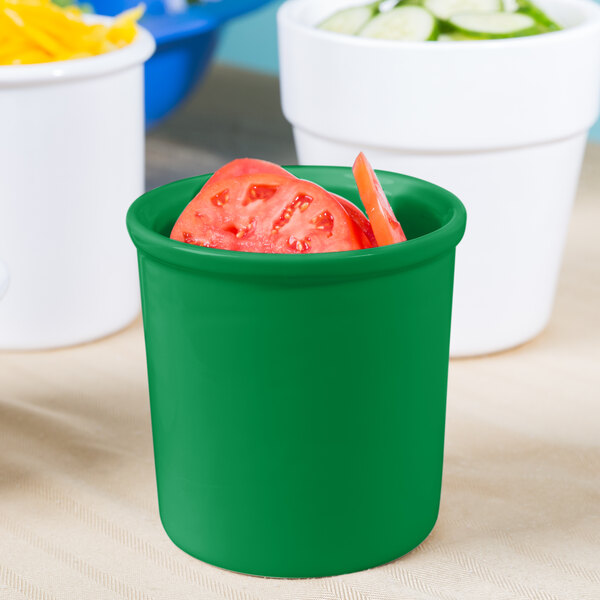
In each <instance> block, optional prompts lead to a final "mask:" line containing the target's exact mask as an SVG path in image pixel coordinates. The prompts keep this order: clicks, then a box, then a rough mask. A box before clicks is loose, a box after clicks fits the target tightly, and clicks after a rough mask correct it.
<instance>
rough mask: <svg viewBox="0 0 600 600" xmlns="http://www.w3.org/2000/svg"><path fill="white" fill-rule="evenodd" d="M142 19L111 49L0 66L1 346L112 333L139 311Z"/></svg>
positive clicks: (145, 39)
mask: <svg viewBox="0 0 600 600" xmlns="http://www.w3.org/2000/svg"><path fill="white" fill-rule="evenodd" d="M153 51H154V39H153V38H152V36H151V35H150V34H149V33H148V32H146V31H145V30H143V29H140V31H139V35H138V37H137V38H136V40H135V41H134V42H133V43H132V44H131V45H129V46H127V47H125V48H123V49H121V50H117V51H115V52H111V53H108V54H104V55H100V56H95V57H92V58H84V59H78V60H71V61H61V62H54V63H48V64H40V65H23V66H0V131H1V132H2V143H1V144H0V256H1V257H2V259H3V260H4V261H5V262H6V264H7V266H8V269H9V270H10V276H11V284H10V288H9V289H8V292H7V293H6V296H5V298H4V299H3V301H2V302H1V303H0V348H8V349H34V348H35V349H41V348H52V347H59V346H65V345H70V344H76V343H79V342H84V341H88V340H92V339H95V338H98V337H101V336H104V335H107V334H109V333H112V332H114V331H116V330H118V329H120V328H122V327H123V326H125V325H126V324H127V323H129V322H130V321H131V320H132V319H134V318H135V316H136V315H137V313H138V311H139V298H138V296H139V293H138V279H137V273H136V271H137V269H136V259H135V251H134V248H133V247H132V246H131V244H130V242H129V238H128V236H127V231H126V229H125V215H126V212H127V208H128V206H129V205H130V204H131V202H132V201H133V200H135V198H137V197H138V196H139V195H140V194H141V193H142V192H143V191H144V70H143V65H144V62H145V61H146V59H148V58H149V57H150V56H151V55H152V53H153Z"/></svg>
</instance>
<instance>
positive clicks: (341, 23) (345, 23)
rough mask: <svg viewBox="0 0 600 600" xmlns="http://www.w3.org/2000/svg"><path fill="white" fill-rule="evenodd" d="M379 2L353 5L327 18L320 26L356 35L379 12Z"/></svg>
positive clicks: (324, 28)
mask: <svg viewBox="0 0 600 600" xmlns="http://www.w3.org/2000/svg"><path fill="white" fill-rule="evenodd" d="M378 5H379V3H376V4H370V5H368V6H353V7H351V8H346V9H344V10H340V11H338V12H336V13H335V14H333V15H331V17H328V18H327V19H325V20H324V21H323V22H322V23H321V24H320V25H319V26H318V27H319V29H323V30H325V31H332V32H334V33H343V34H346V35H356V34H357V33H358V32H359V31H360V30H361V29H362V28H363V27H364V26H365V25H366V24H367V23H368V22H369V21H370V20H371V19H372V18H373V17H374V16H375V14H376V13H377V10H378Z"/></svg>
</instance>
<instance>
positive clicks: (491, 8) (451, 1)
mask: <svg viewBox="0 0 600 600" xmlns="http://www.w3.org/2000/svg"><path fill="white" fill-rule="evenodd" d="M423 6H424V7H425V8H426V9H427V10H428V11H429V12H431V13H432V14H433V15H434V16H435V17H437V18H438V19H441V20H442V21H447V20H448V19H450V17H452V16H454V15H457V14H459V13H476V12H477V13H479V12H482V13H488V12H499V11H501V10H502V9H503V6H502V0H424V3H423Z"/></svg>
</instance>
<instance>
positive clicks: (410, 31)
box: [358, 6, 438, 42]
mask: <svg viewBox="0 0 600 600" xmlns="http://www.w3.org/2000/svg"><path fill="white" fill-rule="evenodd" d="M358 35H359V36H360V37H365V38H376V39H379V40H402V41H407V42H408V41H410V42H425V41H428V40H435V39H437V36H438V25H437V21H436V20H435V17H434V16H433V15H432V14H431V13H430V12H429V11H427V10H425V9H424V8H421V7H419V6H400V7H399V8H394V9H393V10H390V11H388V12H385V13H381V14H379V15H377V16H376V17H375V18H373V19H372V20H371V21H369V23H367V24H366V25H365V27H364V28H363V29H361V31H360V32H359V34H358Z"/></svg>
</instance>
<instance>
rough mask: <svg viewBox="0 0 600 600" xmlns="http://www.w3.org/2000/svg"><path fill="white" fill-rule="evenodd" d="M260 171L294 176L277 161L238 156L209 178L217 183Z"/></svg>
mask: <svg viewBox="0 0 600 600" xmlns="http://www.w3.org/2000/svg"><path fill="white" fill-rule="evenodd" d="M255 173H256V174H258V173H270V174H272V175H281V176H282V177H294V176H293V175H292V174H291V173H290V172H289V171H286V170H285V169H284V168H283V167H280V166H279V165H276V164H275V163H272V162H269V161H266V160H259V159H257V158H238V159H236V160H232V161H231V162H230V163H227V164H226V165H225V166H223V167H221V168H220V169H219V170H218V171H215V173H214V175H213V176H212V177H211V178H210V179H209V180H208V182H207V185H208V184H209V183H216V182H217V181H222V180H223V179H235V178H236V177H241V176H242V175H253V174H255Z"/></svg>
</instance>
